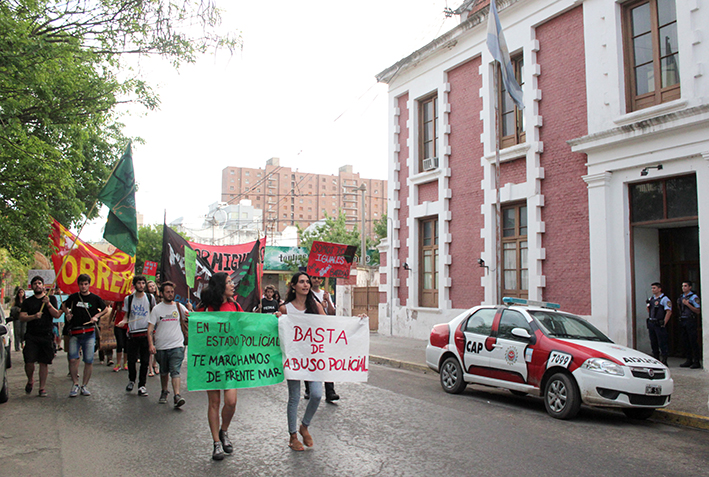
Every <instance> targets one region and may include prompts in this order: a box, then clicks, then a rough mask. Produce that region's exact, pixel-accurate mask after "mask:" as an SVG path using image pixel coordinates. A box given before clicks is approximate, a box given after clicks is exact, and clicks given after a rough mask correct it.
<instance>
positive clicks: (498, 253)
mask: <svg viewBox="0 0 709 477" xmlns="http://www.w3.org/2000/svg"><path fill="white" fill-rule="evenodd" d="M498 64H499V62H498V61H495V68H494V72H495V74H493V95H494V96H495V260H496V262H497V265H496V267H495V272H496V273H495V279H496V281H497V286H496V287H495V288H496V290H495V291H496V293H497V303H498V304H500V303H502V289H503V288H502V268H503V267H502V244H501V242H502V206H501V203H500V134H499V122H500V120H499V104H498V103H499V95H498V84H497V78H498V75H497V71H498V67H497V65H498Z"/></svg>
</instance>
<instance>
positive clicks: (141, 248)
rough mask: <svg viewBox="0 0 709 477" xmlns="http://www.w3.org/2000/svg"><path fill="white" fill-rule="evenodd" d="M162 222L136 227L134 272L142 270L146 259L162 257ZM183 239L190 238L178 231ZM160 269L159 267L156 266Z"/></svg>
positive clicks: (151, 259) (159, 259) (153, 259)
mask: <svg viewBox="0 0 709 477" xmlns="http://www.w3.org/2000/svg"><path fill="white" fill-rule="evenodd" d="M162 228H163V226H162V224H161V225H141V226H140V227H138V237H139V239H138V246H137V247H136V251H135V273H142V272H143V265H145V262H146V260H147V261H150V262H158V264H160V261H161V259H162ZM178 233H179V234H180V236H181V237H182V238H184V239H185V240H192V238H191V237H189V236H188V235H187V234H185V233H183V232H178ZM158 270H160V267H158Z"/></svg>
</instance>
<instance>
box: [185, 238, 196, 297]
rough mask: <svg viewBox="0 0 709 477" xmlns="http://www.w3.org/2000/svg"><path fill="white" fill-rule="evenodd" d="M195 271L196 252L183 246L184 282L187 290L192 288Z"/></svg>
mask: <svg viewBox="0 0 709 477" xmlns="http://www.w3.org/2000/svg"><path fill="white" fill-rule="evenodd" d="M196 270H197V252H195V251H194V250H192V249H191V248H190V247H187V246H185V281H186V282H187V286H188V287H189V288H194V275H195V272H196Z"/></svg>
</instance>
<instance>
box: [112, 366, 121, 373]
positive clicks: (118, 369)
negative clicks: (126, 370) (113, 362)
mask: <svg viewBox="0 0 709 477" xmlns="http://www.w3.org/2000/svg"><path fill="white" fill-rule="evenodd" d="M120 370H121V367H120V366H116V367H115V368H113V372H114V373H117V372H118V371H120Z"/></svg>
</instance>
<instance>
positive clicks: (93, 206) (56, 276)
mask: <svg viewBox="0 0 709 477" xmlns="http://www.w3.org/2000/svg"><path fill="white" fill-rule="evenodd" d="M129 144H130V141H129ZM122 157H123V156H121V157H119V158H118V160H117V161H116V163H115V164H114V165H113V169H111V173H110V174H109V175H108V177H107V178H106V180H105V181H104V186H105V185H106V182H108V180H109V179H110V178H111V176H112V175H113V173H114V172H116V168H117V167H118V164H119V163H120V162H121V158H122ZM96 204H98V196H97V197H96V200H94V203H93V205H91V209H90V210H89V213H88V214H86V219H84V223H83V224H81V227H80V228H79V231H78V232H77V233H76V235H75V236H74V242H73V243H72V244H71V247H69V250H68V251H67V252H66V253H65V254H64V257H62V264H61V266H60V267H59V271H58V272H57V274H56V275H54V282H53V283H52V288H54V289H56V287H57V280H59V275H61V274H62V272H63V271H64V267H65V266H66V262H67V258H69V254H70V253H71V252H72V250H74V248H75V247H76V243H77V242H78V241H79V236H80V235H81V232H83V230H84V227H85V226H86V223H87V222H88V221H89V216H90V215H91V214H92V213H93V211H94V209H95V208H96ZM54 220H56V219H54ZM43 309H44V303H42V306H41V307H40V309H39V312H40V313H41V312H42V310H43Z"/></svg>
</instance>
